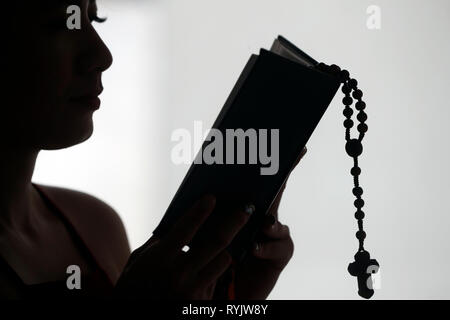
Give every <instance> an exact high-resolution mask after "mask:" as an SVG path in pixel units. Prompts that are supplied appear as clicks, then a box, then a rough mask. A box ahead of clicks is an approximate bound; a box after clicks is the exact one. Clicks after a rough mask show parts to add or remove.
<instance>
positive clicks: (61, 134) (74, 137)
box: [40, 117, 94, 150]
mask: <svg viewBox="0 0 450 320" xmlns="http://www.w3.org/2000/svg"><path fill="white" fill-rule="evenodd" d="M93 132H94V124H93V121H92V117H91V118H90V119H88V120H86V121H84V122H83V123H81V124H77V125H74V124H71V125H68V126H64V127H61V128H58V130H57V131H54V134H51V135H49V136H48V138H46V139H45V142H44V143H41V144H40V149H42V150H58V149H65V148H69V147H72V146H75V145H77V144H80V143H82V142H84V141H86V140H88V139H89V138H90V137H91V136H92V133H93Z"/></svg>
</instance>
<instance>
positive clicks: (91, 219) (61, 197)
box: [37, 185, 130, 271]
mask: <svg viewBox="0 0 450 320" xmlns="http://www.w3.org/2000/svg"><path fill="white" fill-rule="evenodd" d="M37 186H38V187H39V189H40V190H42V191H43V192H44V193H45V195H46V196H47V197H48V198H50V200H51V201H52V202H53V203H54V204H55V205H56V206H57V207H58V208H59V209H60V211H62V212H63V214H64V215H65V216H66V217H67V218H68V219H69V220H70V221H71V222H72V224H73V225H74V227H75V228H76V229H77V231H78V233H79V234H80V236H81V237H82V238H83V240H85V243H86V244H87V245H88V246H89V247H90V249H91V251H94V252H97V253H98V255H100V256H101V257H105V258H104V259H103V260H105V259H106V260H108V259H109V260H112V261H109V262H108V263H111V262H112V263H114V264H115V265H116V268H117V269H120V270H119V271H121V268H123V267H124V266H125V264H126V262H127V260H128V258H129V255H130V245H129V242H128V237H127V233H126V230H125V227H124V224H123V222H122V219H121V218H120V216H119V214H118V213H117V212H116V211H115V210H114V209H113V208H112V207H111V206H110V205H108V204H107V203H105V202H104V201H102V200H100V199H98V198H96V197H94V196H92V195H90V194H87V193H85V192H81V191H77V190H71V189H66V188H60V187H53V186H46V185H37ZM106 252H107V253H109V256H107V255H106Z"/></svg>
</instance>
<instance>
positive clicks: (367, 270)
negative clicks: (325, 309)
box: [316, 63, 380, 299]
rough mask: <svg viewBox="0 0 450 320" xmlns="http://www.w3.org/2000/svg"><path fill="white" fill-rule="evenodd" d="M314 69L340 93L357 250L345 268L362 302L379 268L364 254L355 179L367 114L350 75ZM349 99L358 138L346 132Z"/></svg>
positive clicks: (333, 68)
mask: <svg viewBox="0 0 450 320" xmlns="http://www.w3.org/2000/svg"><path fill="white" fill-rule="evenodd" d="M316 68H317V69H318V70H321V71H324V72H327V73H329V74H331V75H333V76H336V77H338V78H339V79H340V82H341V83H342V89H341V90H342V92H343V93H344V95H345V96H344V98H343V99H342V102H343V104H344V106H345V107H344V111H343V114H344V117H345V118H346V119H345V120H344V127H345V140H346V144H345V151H346V152H347V154H348V155H349V156H350V157H352V158H353V168H352V169H351V170H350V174H351V175H352V176H353V183H354V188H353V195H354V196H355V197H356V200H355V201H354V202H353V204H354V206H355V208H356V212H355V218H356V220H357V221H358V231H357V232H356V238H357V239H358V241H359V248H358V251H357V252H356V254H355V256H354V258H355V261H354V262H352V263H350V264H349V266H348V272H349V273H350V274H351V275H352V276H355V277H357V279H358V289H359V290H358V294H359V295H360V296H361V297H363V298H366V299H369V298H370V297H372V296H373V294H374V286H373V282H372V274H375V273H377V272H378V269H379V266H380V265H379V264H378V262H377V261H376V260H375V259H371V258H370V254H369V252H368V251H366V250H365V249H364V239H365V238H366V232H365V231H364V227H363V219H364V216H365V214H364V211H362V208H363V207H364V200H363V199H362V197H361V196H362V194H363V189H362V188H361V186H360V185H359V175H360V174H361V168H360V167H359V166H358V156H360V155H361V154H362V152H363V146H362V140H363V138H364V135H365V134H366V132H367V129H368V127H367V124H366V123H365V122H366V120H367V114H366V112H365V111H364V110H365V108H366V103H365V102H364V101H363V100H362V96H363V92H362V91H361V90H360V89H358V81H356V80H355V79H352V78H350V74H349V72H348V71H347V70H341V68H339V67H338V66H337V65H334V64H333V65H331V66H328V65H326V64H324V63H319V64H318V65H317V66H316ZM353 99H355V100H356V103H355V109H356V110H357V111H358V114H357V115H356V119H357V120H358V121H359V122H360V123H359V124H358V125H357V130H358V132H359V137H358V138H357V139H356V138H353V139H352V138H351V137H350V129H351V128H352V127H353V126H354V122H353V120H352V119H351V117H352V115H353V109H352V108H351V105H352V104H353Z"/></svg>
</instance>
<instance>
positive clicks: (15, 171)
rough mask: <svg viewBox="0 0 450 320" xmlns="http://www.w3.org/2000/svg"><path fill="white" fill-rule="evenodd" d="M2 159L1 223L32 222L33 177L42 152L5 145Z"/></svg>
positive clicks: (15, 225) (13, 225)
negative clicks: (38, 157)
mask: <svg viewBox="0 0 450 320" xmlns="http://www.w3.org/2000/svg"><path fill="white" fill-rule="evenodd" d="M2 151H3V152H2V157H1V158H0V224H2V225H8V226H10V227H19V226H23V225H24V224H26V223H27V222H29V221H30V218H31V212H32V210H31V209H32V197H33V194H34V193H33V187H32V185H31V178H32V176H33V171H34V166H35V163H36V158H37V155H38V153H39V151H30V150H25V149H22V148H17V147H10V148H5V149H3V150H2Z"/></svg>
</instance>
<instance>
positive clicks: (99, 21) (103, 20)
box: [90, 14, 106, 23]
mask: <svg viewBox="0 0 450 320" xmlns="http://www.w3.org/2000/svg"><path fill="white" fill-rule="evenodd" d="M90 20H91V22H97V23H103V22H105V21H106V18H100V17H99V16H98V15H97V14H96V15H95V16H93V17H92V18H90Z"/></svg>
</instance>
